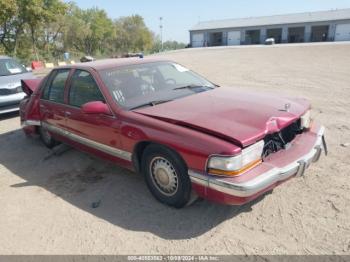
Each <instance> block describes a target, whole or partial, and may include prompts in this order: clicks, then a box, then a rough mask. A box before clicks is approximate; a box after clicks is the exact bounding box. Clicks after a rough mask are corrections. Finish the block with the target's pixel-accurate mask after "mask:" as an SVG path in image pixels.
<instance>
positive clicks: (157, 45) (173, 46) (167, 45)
mask: <svg viewBox="0 0 350 262" xmlns="http://www.w3.org/2000/svg"><path fill="white" fill-rule="evenodd" d="M184 48H186V44H184V43H179V42H177V41H165V42H164V43H163V47H162V42H161V40H160V39H159V37H157V38H156V40H155V41H154V44H153V47H152V50H151V52H152V53H159V52H162V51H169V50H177V49H184Z"/></svg>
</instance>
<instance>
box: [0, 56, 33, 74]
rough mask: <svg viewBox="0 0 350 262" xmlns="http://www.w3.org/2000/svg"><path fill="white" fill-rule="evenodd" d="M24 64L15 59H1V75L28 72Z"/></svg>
mask: <svg viewBox="0 0 350 262" xmlns="http://www.w3.org/2000/svg"><path fill="white" fill-rule="evenodd" d="M26 72H27V70H26V69H25V67H24V66H22V65H21V64H19V63H18V62H17V61H16V60H14V59H0V76H10V75H17V74H22V73H26Z"/></svg>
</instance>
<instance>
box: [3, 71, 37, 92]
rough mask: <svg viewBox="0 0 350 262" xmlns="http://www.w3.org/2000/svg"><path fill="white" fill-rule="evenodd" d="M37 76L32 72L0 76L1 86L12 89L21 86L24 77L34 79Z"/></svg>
mask: <svg viewBox="0 0 350 262" xmlns="http://www.w3.org/2000/svg"><path fill="white" fill-rule="evenodd" d="M34 78H35V76H34V75H33V73H31V72H27V73H23V74H16V75H9V76H0V88H6V89H12V88H17V87H19V86H21V80H22V79H34Z"/></svg>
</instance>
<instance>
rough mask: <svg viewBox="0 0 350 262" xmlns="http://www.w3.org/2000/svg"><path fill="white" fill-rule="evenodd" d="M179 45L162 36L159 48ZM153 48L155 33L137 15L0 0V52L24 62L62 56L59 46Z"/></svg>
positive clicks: (50, 1)
mask: <svg viewBox="0 0 350 262" xmlns="http://www.w3.org/2000/svg"><path fill="white" fill-rule="evenodd" d="M183 47H184V44H180V43H177V42H176V41H172V42H171V41H168V42H165V43H164V48H163V50H172V49H178V48H183ZM159 51H161V44H160V41H159V38H157V37H155V36H154V34H153V33H152V32H151V31H150V30H149V29H148V28H147V26H146V25H145V23H144V20H143V18H142V17H141V16H139V15H132V16H128V17H121V18H119V19H117V20H115V21H113V20H111V19H110V18H109V17H108V16H107V13H106V12H105V11H104V10H101V9H99V8H96V7H95V8H91V9H86V10H84V9H80V8H79V7H78V6H77V5H76V4H75V3H73V2H70V3H65V2H63V0H0V53H4V54H7V55H11V56H15V57H17V58H19V59H21V60H22V61H23V62H25V63H28V62H29V61H31V60H36V59H40V60H45V61H55V60H62V59H63V53H64V52H70V53H71V55H72V57H75V58H79V57H81V56H82V55H92V56H96V57H107V56H115V55H120V54H123V53H127V52H145V53H150V52H153V53H154V52H159Z"/></svg>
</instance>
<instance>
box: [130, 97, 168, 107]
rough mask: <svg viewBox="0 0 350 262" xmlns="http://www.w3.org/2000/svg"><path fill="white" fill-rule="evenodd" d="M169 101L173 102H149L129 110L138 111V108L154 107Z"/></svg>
mask: <svg viewBox="0 0 350 262" xmlns="http://www.w3.org/2000/svg"><path fill="white" fill-rule="evenodd" d="M170 101H173V100H171V99H169V100H156V101H151V102H147V103H144V104H142V105H138V106H135V107H133V108H130V110H134V109H138V108H141V107H145V106H156V105H159V104H164V103H167V102H170Z"/></svg>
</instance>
